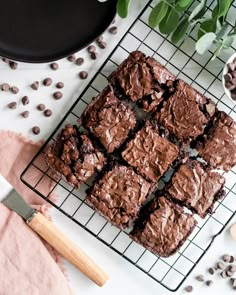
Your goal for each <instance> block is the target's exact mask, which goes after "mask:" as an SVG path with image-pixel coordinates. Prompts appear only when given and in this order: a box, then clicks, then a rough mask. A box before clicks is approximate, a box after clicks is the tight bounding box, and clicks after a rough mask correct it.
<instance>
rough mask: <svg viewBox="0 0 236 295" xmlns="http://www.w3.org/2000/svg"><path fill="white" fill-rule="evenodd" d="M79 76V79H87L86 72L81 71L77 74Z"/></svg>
mask: <svg viewBox="0 0 236 295" xmlns="http://www.w3.org/2000/svg"><path fill="white" fill-rule="evenodd" d="M79 76H80V78H81V79H83V80H84V79H87V77H88V72H86V71H81V72H80V73H79Z"/></svg>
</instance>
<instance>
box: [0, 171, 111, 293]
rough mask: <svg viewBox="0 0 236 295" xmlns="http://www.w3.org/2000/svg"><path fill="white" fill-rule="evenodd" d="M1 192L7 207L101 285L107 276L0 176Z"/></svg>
mask: <svg viewBox="0 0 236 295" xmlns="http://www.w3.org/2000/svg"><path fill="white" fill-rule="evenodd" d="M0 187H1V192H2V193H5V194H6V197H4V198H3V199H2V200H0V201H1V202H2V203H3V204H4V205H5V206H6V207H7V208H9V209H10V210H12V211H14V212H16V213H17V214H18V215H20V216H21V217H22V218H23V219H24V220H25V221H26V223H27V224H28V226H29V227H30V228H31V229H33V230H34V231H35V232H36V233H37V234H38V235H39V236H40V237H42V238H43V239H44V240H45V241H47V242H48V243H49V244H50V245H51V246H52V247H53V248H54V249H55V250H57V252H58V253H60V254H61V255H62V256H63V257H64V258H66V259H67V260H68V261H69V262H70V263H72V264H73V265H74V266H75V267H77V268H78V269H79V270H80V271H81V272H82V273H83V274H84V275H86V276H87V277H88V278H89V279H90V280H92V281H93V282H94V283H96V284H97V285H98V286H100V287H101V286H103V285H104V284H105V283H106V281H107V280H108V279H109V276H108V275H107V274H106V273H105V272H104V271H103V270H102V269H101V268H100V267H99V266H98V265H97V264H96V263H95V262H93V261H92V260H91V259H90V258H89V257H88V256H87V255H86V254H85V253H84V252H83V251H82V250H81V249H80V248H79V247H78V246H77V245H76V244H75V243H74V242H72V241H71V240H70V239H69V238H68V237H66V236H65V235H64V234H63V233H62V232H61V231H60V230H59V229H58V228H57V227H56V226H55V225H54V224H53V223H52V222H51V221H49V220H48V219H47V218H46V217H45V216H43V215H42V214H41V213H40V212H37V211H36V210H34V209H33V208H31V207H30V206H29V205H28V204H27V203H26V201H25V200H24V199H23V198H22V197H21V196H20V195H19V194H18V193H17V192H16V191H15V190H14V189H13V188H12V187H11V186H10V184H9V183H8V182H7V181H6V180H5V179H3V177H1V176H0Z"/></svg>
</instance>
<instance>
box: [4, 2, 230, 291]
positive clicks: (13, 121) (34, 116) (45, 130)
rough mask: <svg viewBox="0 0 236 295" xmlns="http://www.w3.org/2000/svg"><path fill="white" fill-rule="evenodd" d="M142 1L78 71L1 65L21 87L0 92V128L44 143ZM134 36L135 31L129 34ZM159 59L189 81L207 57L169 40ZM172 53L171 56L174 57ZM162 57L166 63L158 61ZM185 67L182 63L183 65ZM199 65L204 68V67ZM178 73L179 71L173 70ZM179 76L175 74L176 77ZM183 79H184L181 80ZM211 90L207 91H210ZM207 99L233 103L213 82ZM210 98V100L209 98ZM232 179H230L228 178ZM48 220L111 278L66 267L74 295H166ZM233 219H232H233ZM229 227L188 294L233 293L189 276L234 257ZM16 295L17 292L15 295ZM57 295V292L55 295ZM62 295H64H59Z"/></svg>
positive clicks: (61, 223) (82, 235)
mask: <svg viewBox="0 0 236 295" xmlns="http://www.w3.org/2000/svg"><path fill="white" fill-rule="evenodd" d="M145 3H147V1H146V0H145V1H141V0H140V1H137V2H135V3H134V2H133V9H132V13H131V14H130V16H129V18H128V19H127V20H125V21H122V22H120V20H119V19H118V20H117V23H116V25H118V26H119V32H118V34H117V35H116V36H111V35H110V34H109V33H105V39H106V40H105V41H106V42H107V43H108V47H107V48H106V50H99V59H98V60H97V61H93V62H91V61H90V60H89V57H88V54H87V52H86V50H83V51H82V52H80V53H78V54H77V56H83V57H85V59H86V63H85V65H84V66H82V67H78V66H76V65H74V64H71V63H69V62H68V61H67V60H61V61H59V65H60V70H58V71H55V72H54V71H52V70H50V68H49V65H48V64H40V65H38V64H37V65H34V64H24V63H20V64H19V68H18V70H17V71H12V70H10V69H9V68H8V66H7V65H6V64H4V63H2V62H1V63H0V84H2V83H4V82H8V83H9V84H10V85H16V86H18V87H19V88H20V92H19V93H18V94H17V95H14V94H11V93H3V92H0V128H1V129H6V130H9V129H10V130H14V131H17V132H21V133H23V134H25V135H26V136H28V137H31V138H32V139H34V140H40V139H46V138H47V137H48V135H49V134H50V133H51V132H52V131H53V129H54V128H55V126H56V125H57V124H58V121H59V120H60V119H61V118H62V117H63V115H64V114H65V112H66V111H67V110H68V109H69V107H70V106H71V105H72V103H73V102H74V101H75V99H76V98H77V97H78V96H79V94H80V93H81V91H82V89H83V88H84V87H85V86H86V85H87V83H88V81H89V79H87V80H85V81H82V80H80V79H79V78H78V72H79V71H80V70H84V69H86V70H88V71H89V78H91V77H92V76H93V74H94V73H95V72H96V71H97V69H98V68H99V66H100V65H101V64H102V62H103V61H104V60H105V59H106V57H107V56H108V54H109V52H111V50H112V49H113V48H114V46H115V44H116V43H117V42H118V41H119V39H120V38H121V37H122V35H123V34H124V33H125V31H126V30H127V28H128V27H129V25H130V23H132V21H133V20H134V18H135V17H136V16H137V14H138V13H139V12H140V10H141V8H142V7H143V6H144V5H145ZM140 32H141V31H140V30H139V29H138V32H136V33H137V34H141V33H140ZM134 33H135V32H134ZM162 41H163V39H162V37H161V36H160V35H159V34H151V35H150V38H148V39H147V40H146V43H147V44H148V45H149V46H156V44H158V42H162ZM136 45H137V44H134V43H132V40H129V39H127V40H126V43H125V46H126V47H127V49H129V50H132V49H133V48H134V47H135V46H136ZM142 49H143V50H144V51H145V50H146V51H148V49H147V48H146V47H143V48H142ZM182 50H183V52H185V51H186V52H188V54H190V52H191V51H192V52H191V53H192V54H194V50H193V42H192V41H191V40H188V42H187V43H184V44H183V45H182ZM158 53H159V59H160V61H161V62H163V63H166V60H169V59H170V60H172V61H173V63H175V64H176V65H177V66H178V65H179V67H180V68H181V67H183V69H182V73H180V74H179V76H182V77H183V78H185V79H186V80H188V76H190V77H191V78H192V79H194V77H195V75H196V76H197V74H198V73H199V70H200V69H201V66H200V65H199V63H200V64H201V65H202V64H204V61H205V64H206V63H207V62H208V60H209V56H207V58H205V57H204V58H202V57H199V56H198V55H196V54H194V55H193V59H192V60H189V61H188V58H186V56H185V55H184V54H183V53H181V51H177V52H176V53H174V48H173V46H172V45H171V44H170V43H169V42H167V41H166V42H164V43H162V45H161V47H160V48H159V50H158ZM173 53H174V54H173ZM229 54H230V52H228V53H226V54H225V53H224V54H223V55H222V60H217V61H216V62H215V63H214V64H211V62H208V64H207V66H206V67H207V68H208V69H210V71H211V72H212V73H215V74H216V75H218V74H219V73H220V69H221V68H222V65H223V61H224V60H226V59H227V57H228V55H229ZM161 56H162V57H163V58H165V59H166V60H164V59H162V58H161ZM185 63H186V64H185ZM205 64H204V65H205ZM167 66H168V67H169V68H170V69H171V70H172V71H173V72H175V71H176V72H178V71H177V69H176V68H174V67H172V66H171V64H167ZM178 69H179V68H178ZM176 74H178V73H176ZM184 75H187V76H184ZM45 77H51V78H53V81H54V84H53V85H52V86H51V87H44V86H42V85H40V88H39V90H38V91H34V90H32V89H31V88H30V87H29V85H30V84H31V83H32V82H34V81H40V82H41V81H42V79H43V78H45ZM205 77H207V78H205ZM210 79H211V76H210V74H209V73H208V74H207V75H205V73H204V72H202V75H198V76H197V78H196V81H195V82H196V83H195V82H194V83H195V87H198V88H199V89H200V88H201V87H200V86H199V85H202V86H204V83H210ZM58 81H63V82H64V83H65V88H64V89H63V90H62V92H63V98H62V99H61V100H60V101H55V100H54V99H53V98H52V93H53V92H54V91H55V90H56V88H55V86H54V85H55V83H56V82H58ZM210 90H212V92H210ZM210 90H209V92H208V95H209V96H211V94H212V95H213V96H214V95H215V96H217V98H224V100H222V99H220V100H219V102H218V105H219V107H220V108H222V109H224V110H226V111H228V112H230V108H233V105H232V103H231V102H230V101H228V100H227V98H226V97H224V96H223V92H222V86H221V85H219V83H218V81H216V84H215V85H213V87H212V89H210ZM24 95H28V96H29V98H30V104H29V105H28V106H22V104H21V103H20V101H21V98H22V97H23V96H24ZM213 99H215V98H214V97H213ZM11 101H16V102H17V103H18V105H19V106H18V107H17V109H16V110H9V109H8V108H7V107H6V105H7V104H8V103H9V102H11ZM39 103H44V104H46V106H47V107H48V108H51V109H52V110H53V116H52V117H50V118H45V117H44V116H43V114H41V113H40V112H39V111H37V110H36V106H37V104H39ZM24 110H29V111H30V117H29V118H27V119H23V118H22V117H21V116H20V113H21V112H22V111H24ZM232 116H235V112H232ZM34 125H38V126H40V128H41V133H40V135H37V136H35V135H32V132H31V127H32V126H34ZM228 179H229V180H228V186H230V185H232V175H231V178H228ZM233 181H235V180H233ZM52 215H53V221H54V222H55V224H57V225H58V227H60V229H61V230H62V231H64V232H65V233H66V234H67V235H68V236H69V237H70V238H71V239H73V240H74V241H75V242H76V243H77V244H78V245H79V246H80V247H81V248H83V249H84V250H85V251H86V252H87V253H88V255H90V256H91V257H92V258H94V260H95V261H97V262H98V263H99V264H100V265H101V266H102V267H103V268H104V269H105V270H106V271H107V272H108V273H109V274H110V277H111V279H110V280H109V282H108V283H107V284H106V285H105V286H104V287H103V288H99V287H96V286H95V285H94V284H92V283H90V282H89V281H88V280H87V279H86V278H84V276H83V275H81V274H80V273H79V272H78V271H77V270H76V269H74V267H73V266H71V265H69V264H68V263H67V262H65V263H66V270H67V274H68V278H69V281H70V285H71V287H72V288H73V290H74V292H75V294H76V295H77V294H78V295H79V294H89V295H93V294H106V295H108V294H114V295H116V294H117V295H118V294H119V295H120V294H121V293H123V294H130V293H131V292H136V294H148V295H154V294H163V295H165V294H171V293H170V292H169V291H167V290H166V289H165V288H163V287H161V286H160V285H159V284H158V283H156V282H155V281H153V280H152V279H150V278H149V277H147V276H146V275H144V274H143V273H142V272H141V271H139V270H138V269H137V268H135V267H134V266H132V265H131V264H130V263H129V262H127V261H126V260H125V259H123V258H122V257H120V256H119V255H118V254H116V253H115V252H113V251H112V250H110V249H109V248H107V247H106V246H105V245H104V244H102V243H101V242H99V241H98V240H96V239H95V238H93V237H92V236H91V235H89V234H88V233H87V232H86V231H84V230H83V229H81V228H80V227H79V226H78V225H76V224H75V223H73V222H72V221H71V220H69V219H68V218H66V217H65V216H64V215H63V214H62V213H60V212H59V211H57V210H56V209H52ZM233 221H236V218H234V220H233ZM228 228H229V227H227V228H226V230H225V231H224V232H223V233H222V235H221V236H220V237H218V238H217V239H216V241H215V243H214V244H213V246H212V248H211V249H210V250H209V252H208V253H207V254H206V255H205V257H204V258H203V259H202V260H201V262H200V263H199V264H198V266H197V267H196V268H195V270H194V271H193V273H192V274H191V275H190V276H189V278H188V279H187V280H186V283H184V285H183V286H185V285H187V284H193V285H194V293H193V294H200V293H203V292H204V293H206V294H215V293H216V292H217V294H219V293H220V294H221V293H223V292H224V293H225V294H230V293H232V292H233V291H232V290H231V288H230V285H229V282H228V281H224V280H223V279H222V280H220V278H219V276H218V275H216V276H215V277H214V285H213V286H212V287H211V288H208V287H206V286H205V285H204V284H202V283H199V282H196V280H194V277H195V276H196V275H197V274H199V273H202V274H204V275H206V277H207V278H208V279H211V276H210V275H207V273H206V269H207V267H208V266H212V265H214V264H215V262H216V261H217V260H218V258H219V256H220V255H222V254H224V253H227V252H228V253H231V254H233V255H234V254H235V255H236V253H235V246H236V242H234V241H232V240H231V239H230V237H229V233H228ZM182 292H183V287H181V288H180V289H179V291H178V292H177V294H182ZM19 295H21V294H19ZM59 295H60V294H59ZM61 295H63V294H61Z"/></svg>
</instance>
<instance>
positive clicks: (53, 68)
mask: <svg viewBox="0 0 236 295" xmlns="http://www.w3.org/2000/svg"><path fill="white" fill-rule="evenodd" d="M50 68H51V69H52V70H53V71H56V70H58V69H59V65H58V63H56V62H53V63H51V64H50Z"/></svg>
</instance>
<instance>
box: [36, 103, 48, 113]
mask: <svg viewBox="0 0 236 295" xmlns="http://www.w3.org/2000/svg"><path fill="white" fill-rule="evenodd" d="M45 108H46V107H45V104H43V103H40V104H39V105H37V109H38V110H39V111H44V110H45Z"/></svg>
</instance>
